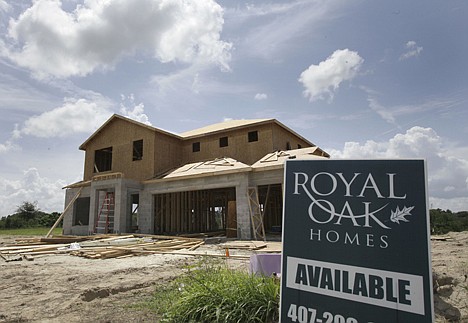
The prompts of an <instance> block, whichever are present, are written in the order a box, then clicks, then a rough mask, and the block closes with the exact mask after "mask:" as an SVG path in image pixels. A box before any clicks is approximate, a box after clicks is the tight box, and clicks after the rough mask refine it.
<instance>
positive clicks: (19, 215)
mask: <svg viewBox="0 0 468 323" xmlns="http://www.w3.org/2000/svg"><path fill="white" fill-rule="evenodd" d="M429 215H430V226H431V234H445V233H447V232H450V231H468V211H462V212H452V211H450V210H441V209H431V210H429ZM59 216H60V213H59V212H52V213H46V212H42V211H41V210H40V209H39V207H38V206H37V201H35V202H26V201H25V202H23V203H22V204H21V205H20V206H18V208H17V209H16V212H15V213H14V214H12V215H8V216H6V217H3V218H1V219H0V229H18V228H32V227H51V226H52V225H54V223H55V221H57V219H58V218H59ZM59 226H61V224H59Z"/></svg>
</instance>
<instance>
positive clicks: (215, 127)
mask: <svg viewBox="0 0 468 323" xmlns="http://www.w3.org/2000/svg"><path fill="white" fill-rule="evenodd" d="M116 119H119V120H123V121H125V122H129V123H132V124H134V125H137V126H140V127H144V128H147V129H149V130H151V131H154V132H159V133H162V134H165V135H167V136H171V137H174V138H178V139H181V140H184V139H192V138H197V137H201V136H206V135H208V134H215V133H219V132H223V131H226V130H234V129H242V128H245V127H249V126H253V125H262V124H268V123H274V124H276V125H278V126H280V127H282V128H284V129H285V130H286V131H288V132H290V133H292V134H294V135H295V136H297V137H299V138H301V139H302V140H304V141H305V142H307V143H308V144H309V145H311V146H315V145H314V144H313V143H312V142H310V141H309V140H307V139H306V138H304V137H302V136H301V135H299V134H298V133H296V132H295V131H293V130H292V129H290V128H288V127H286V126H285V125H284V124H282V123H281V122H279V121H278V120H276V119H250V120H228V121H224V122H220V123H215V124H212V125H208V126H205V127H202V128H198V129H194V130H190V131H186V132H183V133H181V134H175V133H172V132H169V131H166V130H162V129H159V128H155V127H153V126H149V125H147V124H144V123H141V122H138V121H135V120H132V119H130V118H127V117H124V116H121V115H118V114H114V115H112V116H111V117H110V118H109V119H108V120H107V121H106V122H104V124H103V125H102V126H100V127H99V129H97V130H96V131H95V132H94V133H93V134H92V135H91V136H90V137H89V138H88V139H86V141H85V142H83V143H82V144H81V145H80V147H79V148H80V149H81V150H86V146H87V145H88V143H89V142H90V141H91V140H92V139H93V138H94V137H95V136H97V135H98V134H99V133H100V132H101V131H102V129H104V128H105V127H106V126H108V125H109V124H110V123H111V122H113V121H114V120H116Z"/></svg>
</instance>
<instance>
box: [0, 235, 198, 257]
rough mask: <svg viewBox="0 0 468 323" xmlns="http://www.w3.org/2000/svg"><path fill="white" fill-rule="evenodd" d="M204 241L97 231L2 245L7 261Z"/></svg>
mask: <svg viewBox="0 0 468 323" xmlns="http://www.w3.org/2000/svg"><path fill="white" fill-rule="evenodd" d="M203 243H204V241H203V240H202V239H196V238H186V237H176V236H156V235H141V234H132V235H125V236H119V235H95V236H86V237H76V236H54V237H50V238H34V239H22V240H19V241H16V243H14V244H10V245H5V246H1V247H0V257H2V258H3V259H4V260H5V261H14V260H22V259H26V260H32V259H34V257H35V256H39V255H46V254H70V255H74V256H80V257H86V258H90V259H107V258H118V257H129V256H134V255H144V254H155V253H172V252H174V251H177V250H187V251H192V250H195V249H196V248H198V247H199V246H201V245H202V244H203Z"/></svg>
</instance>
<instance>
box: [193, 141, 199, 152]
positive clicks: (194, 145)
mask: <svg viewBox="0 0 468 323" xmlns="http://www.w3.org/2000/svg"><path fill="white" fill-rule="evenodd" d="M197 151H200V142H199V141H197V142H194V143H193V144H192V152H194V153H196V152H197Z"/></svg>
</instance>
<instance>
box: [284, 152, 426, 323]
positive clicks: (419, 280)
mask: <svg viewBox="0 0 468 323" xmlns="http://www.w3.org/2000/svg"><path fill="white" fill-rule="evenodd" d="M426 183H427V180H426V167H425V161H424V160H317V161H315V160H290V161H287V162H286V167H285V193H284V194H285V195H284V212H283V257H282V275H281V277H282V280H281V307H280V316H281V322H283V323H286V322H299V323H305V322H307V323H358V322H359V323H363V322H365V323H368V322H375V323H377V322H411V323H417V322H425V323H429V322H432V321H433V316H434V314H433V313H434V311H433V299H432V273H431V262H430V247H429V243H430V239H429V238H430V236H429V216H428V208H427V196H426V186H427V185H426Z"/></svg>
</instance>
